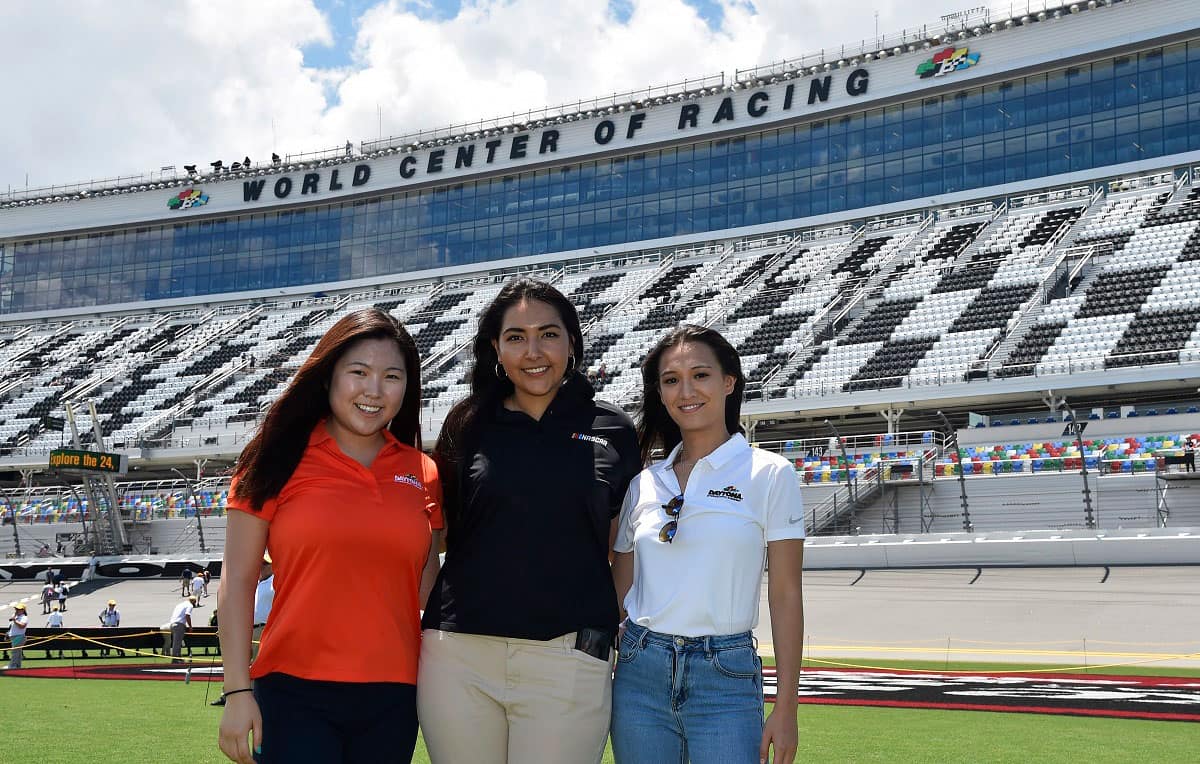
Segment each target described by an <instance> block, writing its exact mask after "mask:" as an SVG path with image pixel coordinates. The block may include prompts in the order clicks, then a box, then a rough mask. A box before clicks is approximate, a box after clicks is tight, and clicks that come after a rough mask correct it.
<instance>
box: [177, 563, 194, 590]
mask: <svg viewBox="0 0 1200 764" xmlns="http://www.w3.org/2000/svg"><path fill="white" fill-rule="evenodd" d="M192 578H193V576H192V571H190V570H188V569H187V568H184V569H183V572H182V573H180V574H179V589H180V592H179V596H181V597H187V596H189V595H190V594H191V593H192Z"/></svg>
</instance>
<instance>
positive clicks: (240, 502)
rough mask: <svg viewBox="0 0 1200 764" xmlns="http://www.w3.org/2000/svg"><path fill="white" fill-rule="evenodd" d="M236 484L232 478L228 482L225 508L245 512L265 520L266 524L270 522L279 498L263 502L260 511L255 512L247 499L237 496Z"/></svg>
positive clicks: (236, 480)
mask: <svg viewBox="0 0 1200 764" xmlns="http://www.w3.org/2000/svg"><path fill="white" fill-rule="evenodd" d="M237 484H238V479H237V478H234V479H233V480H232V481H230V483H229V498H228V499H227V500H226V501H225V508H226V509H233V510H237V511H238V512H245V513H246V514H248V515H253V516H254V517H257V518H258V519H260V520H265V521H266V522H268V523H269V522H271V520H272V519H273V518H274V517H275V510H276V509H278V507H279V497H273V498H270V499H267V500H266V501H265V502H263V505H262V509H260V510H259V511H257V512H255V511H254V508H253V507H251V506H250V501H249V500H248V499H244V498H242V497H240V496H238V495H237Z"/></svg>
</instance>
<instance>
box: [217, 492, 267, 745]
mask: <svg viewBox="0 0 1200 764" xmlns="http://www.w3.org/2000/svg"><path fill="white" fill-rule="evenodd" d="M226 518H227V519H226V521H225V523H226V527H225V560H224V562H223V563H222V565H221V588H220V590H219V591H218V592H217V612H219V613H220V614H221V619H220V623H219V625H218V627H217V633H218V635H219V637H220V641H221V655H222V657H223V662H224V665H225V691H226V692H229V691H231V690H240V689H242V688H245V687H249V686H250V638H251V634H252V631H253V619H254V590H255V588H256V587H257V586H258V574H259V571H260V570H262V562H263V552H264V551H265V550H266V548H267V529H268V528H269V527H270V526H269V524H268V523H267V522H266V521H265V520H262V519H260V518H258V517H255V516H253V515H250V514H249V513H246V512H241V511H237V510H234V511H231V512H228V513H226ZM251 731H253V732H254V746H255V747H256V748H257V747H259V746H261V745H262V716H261V715H260V714H259V711H258V704H257V703H256V702H255V701H254V695H253V694H252V693H249V692H239V693H237V694H235V695H230V696H229V697H227V698H226V699H225V711H224V713H223V714H222V715H221V729H220V744H221V750H222V751H223V752H224V753H225V755H226V756H228V757H229V758H230V759H232V760H233V761H236V762H240V763H241V764H254V757H253V755H252V754H251V752H250V747H249V745H248V744H247V736H248V735H249V734H250V732H251Z"/></svg>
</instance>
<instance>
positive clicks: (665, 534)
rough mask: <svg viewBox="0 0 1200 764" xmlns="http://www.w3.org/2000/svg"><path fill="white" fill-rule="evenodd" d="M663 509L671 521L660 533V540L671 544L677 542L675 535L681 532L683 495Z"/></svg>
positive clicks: (663, 506) (664, 505) (665, 505)
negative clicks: (680, 517) (680, 518)
mask: <svg viewBox="0 0 1200 764" xmlns="http://www.w3.org/2000/svg"><path fill="white" fill-rule="evenodd" d="M662 508H663V509H664V510H665V511H666V513H667V516H668V517H670V518H671V519H670V520H669V521H668V522H667V524H666V525H664V526H663V527H662V530H660V531H659V532H658V540H659V541H665V542H667V543H668V544H670V543H671V542H672V541H674V540H675V534H676V533H677V532H678V531H679V513H680V512H682V511H683V494H679V495H678V496H676V497H675V498H673V499H671V500H670V501H668V502H667V503H666V504H663V505H662Z"/></svg>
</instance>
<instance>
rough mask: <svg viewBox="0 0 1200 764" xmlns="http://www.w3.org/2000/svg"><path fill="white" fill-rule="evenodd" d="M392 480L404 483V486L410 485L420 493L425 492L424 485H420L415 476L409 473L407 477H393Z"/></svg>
mask: <svg viewBox="0 0 1200 764" xmlns="http://www.w3.org/2000/svg"><path fill="white" fill-rule="evenodd" d="M392 480H393V481H395V482H397V483H404V484H405V485H411V486H412V487H413V488H416V489H418V490H421V491H424V490H425V486H424V484H422V483H421V481H420V480H418V479H417V476H416V475H414V474H412V473H411V472H410V473H408V474H407V475H393V476H392Z"/></svg>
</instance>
